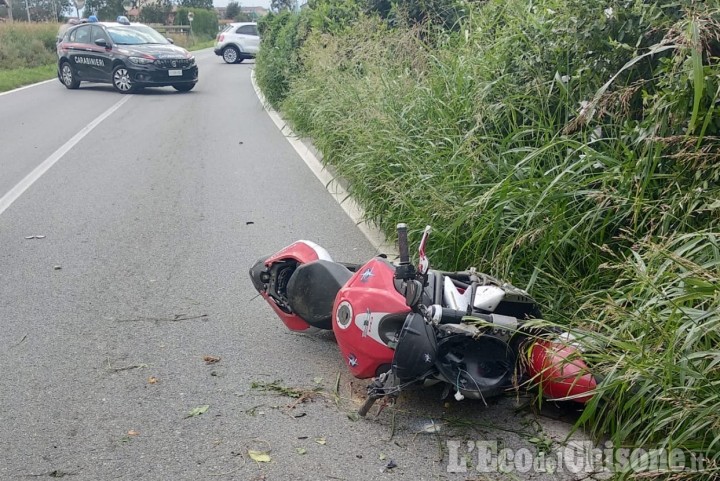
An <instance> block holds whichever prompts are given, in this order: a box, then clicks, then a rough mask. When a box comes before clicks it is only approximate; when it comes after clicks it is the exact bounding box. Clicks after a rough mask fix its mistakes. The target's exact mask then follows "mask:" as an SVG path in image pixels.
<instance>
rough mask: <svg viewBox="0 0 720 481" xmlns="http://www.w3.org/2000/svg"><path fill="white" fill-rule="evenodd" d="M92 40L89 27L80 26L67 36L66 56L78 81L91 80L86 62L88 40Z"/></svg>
mask: <svg viewBox="0 0 720 481" xmlns="http://www.w3.org/2000/svg"><path fill="white" fill-rule="evenodd" d="M91 38H92V30H91V28H90V25H80V26H78V27H75V28H73V29H72V30H71V31H70V35H69V36H68V43H67V51H68V53H67V56H68V59H70V63H71V64H72V66H73V68H74V69H75V73H76V74H77V77H78V79H81V80H88V79H91V78H92V73H91V72H90V71H89V70H90V69H89V66H88V63H89V62H88V61H87V59H88V58H89V49H90V40H91Z"/></svg>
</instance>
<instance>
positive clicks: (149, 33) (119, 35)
mask: <svg viewBox="0 0 720 481" xmlns="http://www.w3.org/2000/svg"><path fill="white" fill-rule="evenodd" d="M107 31H108V33H109V34H110V38H111V39H112V41H113V43H116V44H118V45H144V44H149V43H155V44H157V43H159V44H168V43H170V42H169V41H168V39H166V38H165V37H163V36H162V35H160V33H158V32H157V31H156V30H153V29H152V28H150V27H148V26H147V25H117V26H109V27H107Z"/></svg>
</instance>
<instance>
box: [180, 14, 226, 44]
mask: <svg viewBox="0 0 720 481" xmlns="http://www.w3.org/2000/svg"><path fill="white" fill-rule="evenodd" d="M189 12H193V21H192V31H193V34H194V35H195V36H196V37H197V38H198V39H202V40H203V41H204V40H208V39H213V38H215V36H216V35H217V33H218V19H217V14H215V10H205V9H201V8H186V7H183V8H179V9H178V11H177V14H176V16H175V25H190V22H189V21H188V13H189Z"/></svg>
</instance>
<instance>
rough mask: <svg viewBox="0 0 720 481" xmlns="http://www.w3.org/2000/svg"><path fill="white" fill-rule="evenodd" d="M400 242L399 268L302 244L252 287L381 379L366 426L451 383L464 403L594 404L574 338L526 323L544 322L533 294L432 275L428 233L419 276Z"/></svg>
mask: <svg viewBox="0 0 720 481" xmlns="http://www.w3.org/2000/svg"><path fill="white" fill-rule="evenodd" d="M397 233H398V248H399V254H400V255H399V262H398V263H397V264H395V263H392V262H391V261H389V260H388V259H387V258H386V257H384V256H382V255H381V256H377V257H374V258H373V259H370V260H369V261H368V262H367V263H365V264H363V265H360V264H345V263H338V262H334V261H333V260H332V258H331V257H330V254H329V253H328V252H327V251H326V250H325V249H324V248H322V247H321V246H319V245H317V244H315V243H313V242H310V241H305V240H300V241H297V242H295V243H293V244H291V245H289V246H287V247H285V248H284V249H281V250H280V251H279V252H277V253H275V254H272V255H270V256H267V257H263V258H261V259H259V260H258V261H257V262H256V263H255V264H254V265H253V266H252V267H251V268H250V278H251V279H252V282H253V285H254V286H255V288H256V289H257V291H258V292H259V293H260V295H261V296H262V297H263V298H264V299H265V300H266V301H267V302H268V304H269V305H270V307H272V309H273V310H274V311H275V313H276V314H277V315H278V316H279V317H280V319H281V320H282V321H283V322H284V323H285V325H286V326H287V327H288V328H289V329H290V330H292V331H300V332H302V331H306V332H308V331H312V330H314V329H313V328H315V329H324V330H330V329H331V330H332V331H333V332H334V335H335V338H336V340H337V343H338V345H339V347H340V351H341V353H342V356H343V358H344V360H345V362H346V364H347V366H348V368H349V369H350V372H351V373H352V374H353V375H354V376H355V377H357V378H360V379H368V378H373V380H372V382H371V383H370V384H369V385H368V397H367V400H366V401H365V403H364V404H363V405H362V407H361V408H360V410H359V414H360V415H361V416H365V415H366V414H367V412H368V410H369V409H370V408H371V407H372V405H373V404H374V403H375V401H376V400H378V399H380V398H383V397H387V398H388V399H389V400H391V401H394V400H395V399H396V398H397V396H398V395H399V393H400V392H401V391H402V390H403V389H404V388H406V387H407V386H410V385H413V384H421V383H427V384H432V383H438V382H442V383H445V385H446V390H447V394H450V392H453V391H454V397H455V399H457V400H458V401H460V400H462V399H464V398H468V399H478V400H483V401H485V400H486V399H488V398H491V397H494V396H498V395H500V394H502V393H504V392H506V391H507V390H510V389H513V388H514V387H516V386H517V385H519V384H522V383H525V382H526V381H531V382H532V383H534V384H539V385H540V387H541V390H542V392H543V395H544V396H545V397H547V398H551V399H570V400H574V401H577V402H579V403H586V402H587V401H588V400H589V399H590V398H591V397H592V393H593V390H594V389H595V387H596V381H595V379H594V377H593V376H592V374H591V373H590V370H589V369H588V366H587V365H586V364H585V362H584V361H583V360H582V359H581V357H580V354H581V353H580V351H579V350H578V349H577V347H576V346H575V345H573V344H572V343H571V338H568V337H567V336H563V335H562V334H561V333H559V332H553V331H551V330H546V329H540V328H537V327H532V324H530V323H529V322H528V321H530V320H532V319H539V318H541V314H540V310H539V308H538V305H537V303H536V302H535V301H534V300H533V298H532V297H530V295H529V294H528V293H526V292H525V291H523V290H521V289H519V288H517V287H514V286H512V285H510V284H508V283H504V282H501V281H499V280H497V279H495V278H493V277H491V276H488V275H486V274H482V273H478V272H476V271H475V270H474V269H470V270H468V271H459V272H444V271H439V270H434V269H430V263H429V261H428V258H427V256H426V255H425V248H426V244H427V242H428V237H429V234H430V226H428V227H426V228H425V231H424V233H423V236H422V239H421V241H420V245H419V248H418V253H419V265H418V267H417V268H416V267H415V266H414V265H413V264H411V262H410V256H409V250H408V241H407V226H406V225H405V224H398V227H397ZM563 339H565V341H563Z"/></svg>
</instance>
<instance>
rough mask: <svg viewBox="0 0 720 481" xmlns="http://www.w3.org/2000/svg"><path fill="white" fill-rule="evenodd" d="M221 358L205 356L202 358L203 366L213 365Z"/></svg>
mask: <svg viewBox="0 0 720 481" xmlns="http://www.w3.org/2000/svg"><path fill="white" fill-rule="evenodd" d="M221 359H222V358H220V357H216V356H205V357H203V361H205V364H215V363H218V362H220V360H221Z"/></svg>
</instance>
